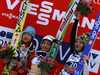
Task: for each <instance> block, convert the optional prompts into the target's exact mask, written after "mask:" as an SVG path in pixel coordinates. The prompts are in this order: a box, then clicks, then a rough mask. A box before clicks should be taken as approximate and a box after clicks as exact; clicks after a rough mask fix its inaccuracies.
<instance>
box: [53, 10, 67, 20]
mask: <svg viewBox="0 0 100 75" xmlns="http://www.w3.org/2000/svg"><path fill="white" fill-rule="evenodd" d="M65 13H66V12H64V11H63V12H62V13H61V15H60V11H59V10H57V9H55V10H54V12H53V17H52V19H53V20H56V16H57V21H60V20H61V19H62V18H63V17H64V15H65Z"/></svg>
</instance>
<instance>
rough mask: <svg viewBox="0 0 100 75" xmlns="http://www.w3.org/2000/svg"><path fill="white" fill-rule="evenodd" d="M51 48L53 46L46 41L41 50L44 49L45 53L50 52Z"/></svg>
mask: <svg viewBox="0 0 100 75" xmlns="http://www.w3.org/2000/svg"><path fill="white" fill-rule="evenodd" d="M51 46H52V44H51V42H50V41H49V40H44V41H43V43H42V45H41V48H42V50H43V51H46V52H47V51H49V50H50V48H51Z"/></svg>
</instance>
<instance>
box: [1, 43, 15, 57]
mask: <svg viewBox="0 0 100 75" xmlns="http://www.w3.org/2000/svg"><path fill="white" fill-rule="evenodd" d="M14 54H15V53H14V49H13V48H12V47H11V48H10V47H9V45H8V46H7V45H0V57H1V58H5V57H10V58H12V57H13V55H14Z"/></svg>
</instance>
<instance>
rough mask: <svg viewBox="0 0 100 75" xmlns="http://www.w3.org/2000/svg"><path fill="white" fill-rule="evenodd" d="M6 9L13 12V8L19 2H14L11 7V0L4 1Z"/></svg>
mask: <svg viewBox="0 0 100 75" xmlns="http://www.w3.org/2000/svg"><path fill="white" fill-rule="evenodd" d="M6 2H7V6H8V9H11V10H13V9H14V7H15V6H16V5H17V4H18V3H19V2H20V1H19V0H15V2H14V3H13V4H12V5H11V0H6Z"/></svg>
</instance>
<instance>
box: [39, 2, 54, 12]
mask: <svg viewBox="0 0 100 75" xmlns="http://www.w3.org/2000/svg"><path fill="white" fill-rule="evenodd" d="M47 5H49V6H47ZM41 6H42V7H43V8H45V9H43V8H40V11H41V12H45V13H51V12H52V8H51V7H50V6H53V3H51V2H47V1H43V2H42V4H41ZM47 9H48V10H47Z"/></svg>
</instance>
